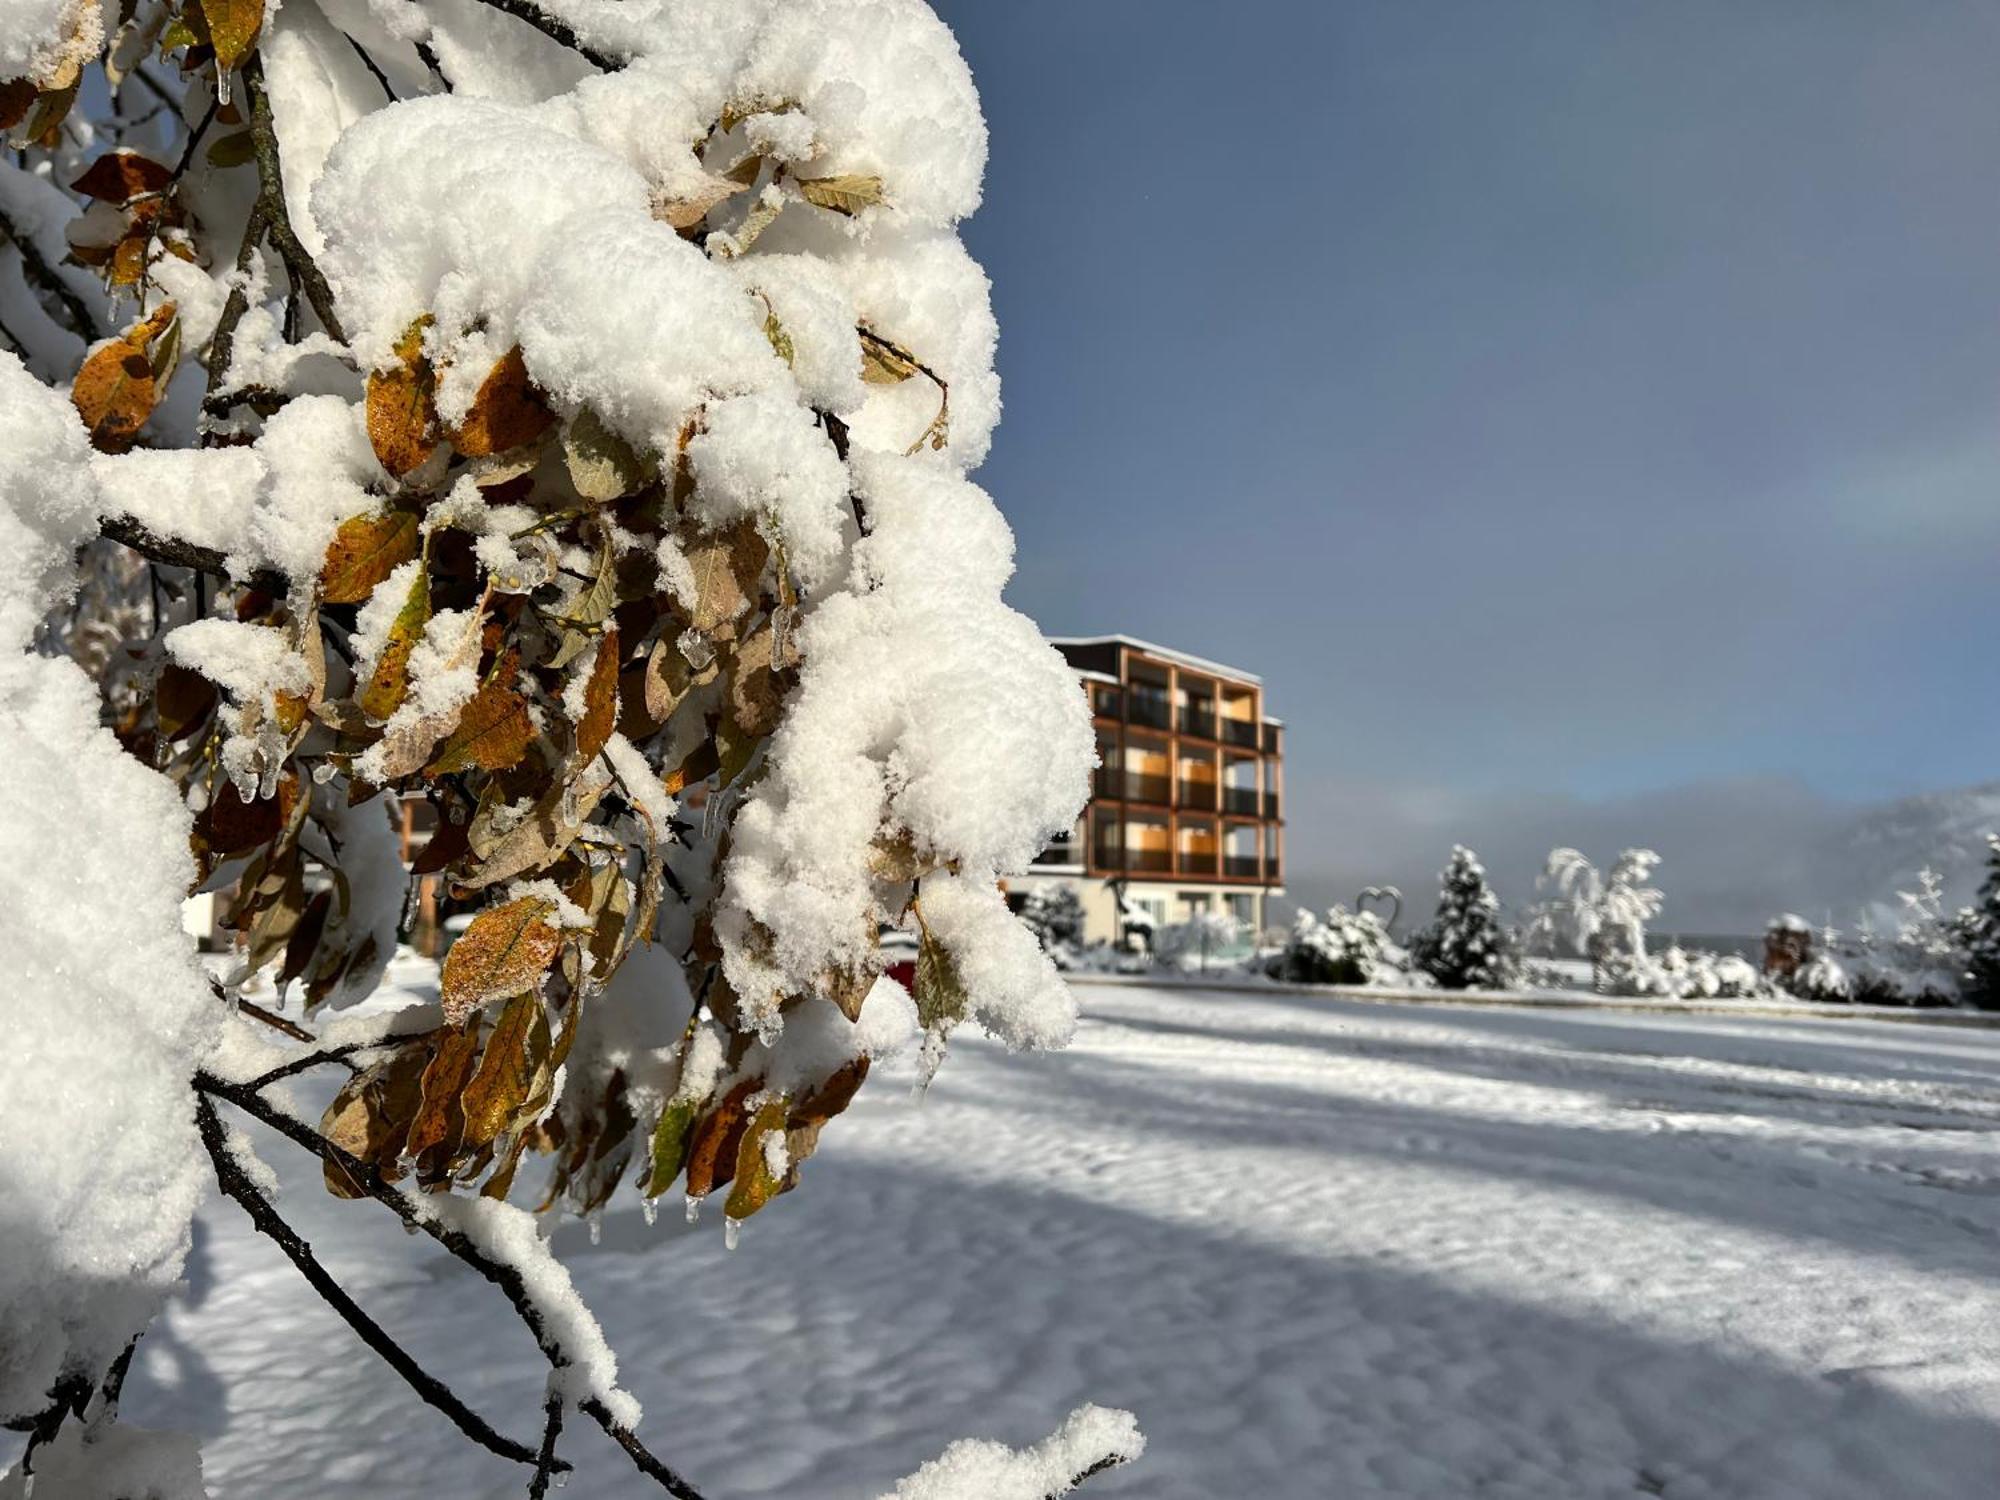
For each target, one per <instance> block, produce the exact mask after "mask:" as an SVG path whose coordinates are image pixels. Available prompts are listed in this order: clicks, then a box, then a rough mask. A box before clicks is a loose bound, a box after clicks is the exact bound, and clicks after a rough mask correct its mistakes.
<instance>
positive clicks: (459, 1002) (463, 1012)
mask: <svg viewBox="0 0 2000 1500" xmlns="http://www.w3.org/2000/svg"><path fill="white" fill-rule="evenodd" d="M554 915H555V903H554V902H552V901H547V900H544V899H543V898H541V897H539V896H523V897H521V898H520V899H519V900H515V901H509V902H508V903H507V904H506V905H504V906H494V907H488V908H487V909H486V910H485V911H483V912H481V913H480V914H479V915H478V916H476V917H474V918H473V919H472V925H471V926H469V927H467V928H466V929H465V932H464V934H463V935H462V936H461V937H460V938H459V940H458V941H457V942H455V943H453V944H452V945H451V948H450V950H449V951H448V952H447V953H446V954H445V957H444V971H443V974H442V975H441V976H440V979H439V987H440V993H441V995H442V998H443V1001H444V1014H445V1019H446V1020H448V1021H449V1022H451V1024H452V1025H454V1026H457V1025H460V1024H461V1023H463V1021H464V1020H465V1018H466V1017H467V1016H469V1015H471V1014H472V1012H473V1011H475V1010H477V1009H479V1008H480V1007H481V1006H482V1005H487V1004H489V1003H491V1002H492V1001H495V1000H504V999H508V998H510V997H512V996H514V995H518V994H521V993H522V992H523V991H525V990H532V989H534V988H535V987H536V986H537V985H539V984H540V983H541V978H542V975H543V974H545V973H547V972H548V967H549V965H550V964H552V963H554V962H555V957H556V950H557V949H558V948H560V947H561V946H562V934H561V933H560V932H559V931H558V930H557V928H556V926H555V923H554V922H552V921H551V920H550V918H552V917H553V916H554Z"/></svg>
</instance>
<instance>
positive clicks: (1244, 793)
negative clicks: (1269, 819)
mask: <svg viewBox="0 0 2000 1500" xmlns="http://www.w3.org/2000/svg"><path fill="white" fill-rule="evenodd" d="M1262 806H1263V802H1262V801H1261V800H1260V799H1259V797H1258V796H1257V788H1255V787H1254V786H1226V787H1224V788H1223V789H1222V810H1223V811H1224V812H1226V813H1235V814H1237V815H1238V816H1239V817H1245V818H1254V817H1256V816H1257V810H1258V809H1259V808H1260V807H1262Z"/></svg>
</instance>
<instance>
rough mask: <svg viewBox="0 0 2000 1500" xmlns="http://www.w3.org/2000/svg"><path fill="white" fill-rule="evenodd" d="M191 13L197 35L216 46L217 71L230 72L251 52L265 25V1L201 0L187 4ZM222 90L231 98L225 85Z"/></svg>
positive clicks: (225, 96) (222, 93) (222, 94)
mask: <svg viewBox="0 0 2000 1500" xmlns="http://www.w3.org/2000/svg"><path fill="white" fill-rule="evenodd" d="M188 15H189V18H190V20H191V21H192V22H193V25H194V33H195V36H196V37H197V38H198V39H199V40H201V41H203V42H205V43H207V44H208V45H209V46H210V47H212V48H214V49H215V65H216V70H217V72H218V73H220V74H224V75H227V74H229V73H231V72H233V71H235V69H236V68H237V67H239V66H240V65H241V64H242V62H243V59H244V58H246V57H248V56H249V55H250V48H251V46H252V45H253V44H254V43H255V42H256V40H257V31H258V29H259V28H260V27H261V26H263V24H264V0H198V3H195V4H191V5H190V6H189V7H188ZM219 92H220V94H221V97H222V98H223V99H225V100H226V99H228V97H229V89H228V87H227V85H226V84H225V85H224V86H223V87H222V88H221V89H220V91H219Z"/></svg>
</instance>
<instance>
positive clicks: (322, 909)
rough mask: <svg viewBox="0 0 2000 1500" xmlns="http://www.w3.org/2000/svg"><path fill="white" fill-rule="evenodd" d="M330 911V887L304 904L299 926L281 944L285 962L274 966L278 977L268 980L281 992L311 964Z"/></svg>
mask: <svg viewBox="0 0 2000 1500" xmlns="http://www.w3.org/2000/svg"><path fill="white" fill-rule="evenodd" d="M332 910H333V891H332V890H331V889H328V890H324V891H321V892H320V893H319V894H318V895H316V896H314V897H313V898H312V900H311V901H309V902H307V903H306V911H305V915H304V916H302V917H300V918H299V925H298V926H296V927H294V928H293V929H292V935H291V937H290V939H289V940H287V942H286V943H285V961H284V963H283V964H281V965H280V966H279V968H278V977H277V978H276V979H275V980H273V981H272V983H274V984H275V985H276V986H277V987H278V989H279V990H280V991H281V992H282V991H283V990H284V988H285V986H286V985H288V984H290V983H291V982H292V981H293V980H294V979H297V978H298V977H299V976H300V975H301V974H303V973H305V971H306V969H307V967H308V966H309V965H310V964H311V963H312V960H313V954H314V952H315V951H316V950H317V949H318V948H319V940H320V938H321V937H323V936H324V935H325V933H326V919H327V916H328V915H329V914H330V913H331V912H332Z"/></svg>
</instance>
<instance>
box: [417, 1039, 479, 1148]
mask: <svg viewBox="0 0 2000 1500" xmlns="http://www.w3.org/2000/svg"><path fill="white" fill-rule="evenodd" d="M478 1055H479V1027H478V1025H477V1023H474V1024H472V1025H469V1026H463V1027H460V1026H458V1025H457V1023H454V1029H452V1030H448V1031H446V1032H445V1033H444V1034H443V1035H442V1036H440V1037H439V1038H438V1044H437V1051H436V1052H434V1053H433V1054H432V1055H431V1060H430V1066H428V1067H427V1068H425V1069H424V1078H423V1103H422V1104H420V1105H419V1106H418V1107H417V1115H416V1118H415V1119H414V1120H412V1121H411V1122H410V1138H409V1140H408V1141H407V1142H406V1143H405V1144H404V1147H403V1151H404V1154H406V1155H409V1156H421V1155H422V1154H423V1153H424V1152H426V1151H428V1150H430V1149H431V1148H432V1147H433V1146H441V1147H443V1151H442V1153H441V1154H443V1155H445V1156H451V1155H455V1154H456V1152H457V1149H458V1140H459V1136H460V1134H461V1132H463V1130H464V1128H465V1114H464V1111H463V1110H461V1109H460V1108H459V1103H458V1091H459V1090H460V1089H462V1088H464V1087H465V1080H466V1078H467V1076H468V1075H469V1074H470V1073H471V1072H472V1061H473V1059H474V1058H475V1057H477V1056H478Z"/></svg>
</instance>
